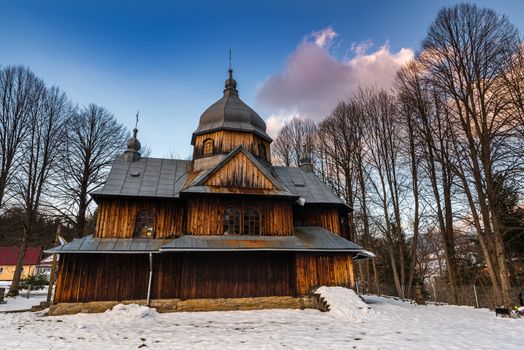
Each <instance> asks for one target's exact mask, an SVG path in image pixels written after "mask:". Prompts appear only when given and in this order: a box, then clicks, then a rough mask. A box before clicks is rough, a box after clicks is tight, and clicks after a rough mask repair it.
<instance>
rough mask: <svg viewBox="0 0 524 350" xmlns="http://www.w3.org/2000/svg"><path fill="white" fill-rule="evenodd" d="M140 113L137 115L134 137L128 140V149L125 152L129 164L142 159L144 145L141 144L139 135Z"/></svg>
mask: <svg viewBox="0 0 524 350" xmlns="http://www.w3.org/2000/svg"><path fill="white" fill-rule="evenodd" d="M137 127H138V113H137V114H136V124H135V128H134V129H133V136H131V137H130V138H129V140H127V149H126V150H125V152H124V160H125V161H127V162H136V161H137V160H139V159H140V157H141V154H140V152H139V151H140V148H141V147H142V145H141V144H140V141H138V138H137V134H138V128H137Z"/></svg>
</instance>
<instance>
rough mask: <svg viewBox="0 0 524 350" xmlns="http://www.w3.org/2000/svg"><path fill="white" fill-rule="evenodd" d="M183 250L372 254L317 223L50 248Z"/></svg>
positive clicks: (56, 250) (75, 242)
mask: <svg viewBox="0 0 524 350" xmlns="http://www.w3.org/2000/svg"><path fill="white" fill-rule="evenodd" d="M177 251H178V252H182V251H299V252H335V253H353V255H354V256H355V258H356V259H367V258H370V257H372V256H373V254H372V253H369V252H368V251H366V250H365V249H363V248H362V247H360V246H359V245H357V244H355V243H353V242H350V241H348V240H346V239H344V238H342V237H340V236H337V235H335V234H333V233H331V232H329V231H328V230H325V229H323V228H321V227H317V226H297V227H295V232H294V235H293V236H247V235H244V236H236V235H221V236H216V235H215V236H192V235H185V236H182V237H179V238H175V239H171V240H162V239H149V238H94V237H93V236H92V235H89V236H85V237H82V238H76V239H74V240H73V241H71V242H69V243H66V244H64V245H60V246H57V247H54V248H51V249H47V250H46V251H45V253H48V254H70V253H105V254H143V253H161V252H177Z"/></svg>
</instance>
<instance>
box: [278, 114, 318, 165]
mask: <svg viewBox="0 0 524 350" xmlns="http://www.w3.org/2000/svg"><path fill="white" fill-rule="evenodd" d="M316 131H317V127H316V125H315V123H314V122H313V121H312V120H310V119H300V118H298V117H294V118H293V119H291V121H289V123H286V124H285V125H284V127H283V128H282V129H281V130H280V132H279V134H278V136H277V138H276V140H275V142H274V144H273V156H274V158H275V161H276V162H277V163H281V164H284V165H286V166H298V165H300V161H301V158H302V157H303V156H304V152H305V150H306V149H307V150H308V152H313V151H314V148H315V147H314V142H315V133H316Z"/></svg>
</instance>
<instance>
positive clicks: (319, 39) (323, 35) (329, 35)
mask: <svg viewBox="0 0 524 350" xmlns="http://www.w3.org/2000/svg"><path fill="white" fill-rule="evenodd" d="M336 36H337V33H335V31H334V30H333V28H331V27H327V28H324V29H322V30H319V31H318V32H313V33H312V34H311V37H312V38H313V41H314V42H315V44H316V45H317V46H320V47H325V46H327V45H328V44H329V43H331V42H332V41H333V39H335V37H336Z"/></svg>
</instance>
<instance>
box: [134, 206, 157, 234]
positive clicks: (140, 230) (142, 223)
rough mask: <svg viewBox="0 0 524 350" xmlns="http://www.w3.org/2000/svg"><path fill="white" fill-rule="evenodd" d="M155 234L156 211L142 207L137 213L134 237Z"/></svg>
mask: <svg viewBox="0 0 524 350" xmlns="http://www.w3.org/2000/svg"><path fill="white" fill-rule="evenodd" d="M154 234H155V212H154V211H153V210H151V209H141V210H140V211H139V212H138V213H137V214H136V220H135V232H134V237H140V238H153V236H154Z"/></svg>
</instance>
